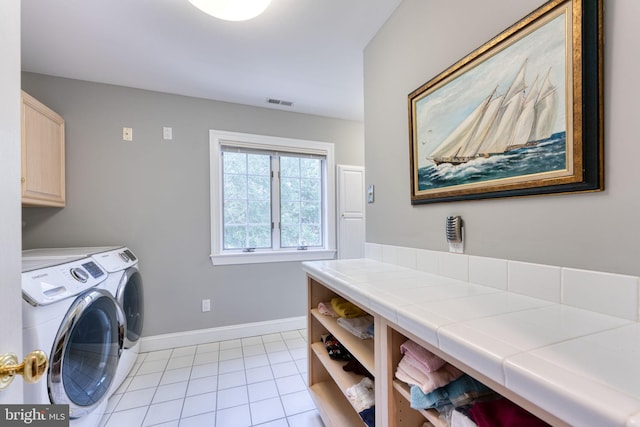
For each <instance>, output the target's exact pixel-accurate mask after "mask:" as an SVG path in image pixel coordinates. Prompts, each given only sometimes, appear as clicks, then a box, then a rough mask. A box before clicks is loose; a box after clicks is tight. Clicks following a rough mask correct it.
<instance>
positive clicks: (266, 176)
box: [210, 130, 335, 265]
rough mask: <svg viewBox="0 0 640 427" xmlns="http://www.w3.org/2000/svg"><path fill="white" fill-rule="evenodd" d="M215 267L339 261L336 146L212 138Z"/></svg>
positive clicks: (219, 135)
mask: <svg viewBox="0 0 640 427" xmlns="http://www.w3.org/2000/svg"><path fill="white" fill-rule="evenodd" d="M210 157H211V230H212V232H211V260H212V262H213V264H214V265H225V264H242V263H257V262H276V261H298V260H311V259H330V258H333V257H334V255H335V205H334V176H333V144H329V143H324V142H315V141H305V140H296V139H288V138H277V137H269V136H260V135H249V134H241V133H232V132H221V131H215V130H212V131H211V132H210Z"/></svg>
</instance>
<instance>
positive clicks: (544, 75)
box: [408, 0, 604, 204]
mask: <svg viewBox="0 0 640 427" xmlns="http://www.w3.org/2000/svg"><path fill="white" fill-rule="evenodd" d="M602 1H603V0H552V1H549V2H547V3H545V4H544V5H543V6H541V7H540V8H538V9H536V10H535V11H533V12H532V13H530V14H529V15H527V16H526V17H525V18H523V19H521V20H520V21H518V22H517V23H515V24H514V25H512V26H511V27H509V28H507V29H506V30H505V31H503V32H502V33H500V34H499V35H498V36H496V37H494V38H493V39H492V40H490V41H489V42H487V43H485V44H484V45H482V46H481V47H480V48H478V49H477V50H475V51H474V52H472V53H470V54H469V55H467V56H466V57H464V58H463V59H461V60H460V61H458V62H457V63H455V64H454V65H452V66H451V67H449V68H448V69H446V70H445V71H443V72H442V73H440V74H439V75H437V76H436V77H434V78H433V79H431V80H429V81H428V82H427V83H425V84H424V85H422V86H420V87H419V88H417V89H416V90H414V91H413V92H411V93H410V94H409V96H408V107H409V142H410V162H411V203H412V204H422V203H433V202H445V201H458V200H469V199H484V198H496V197H510V196H529V195H538V194H553V193H569V192H582V191H601V190H603V189H604V170H603V161H604V158H603V155H604V150H603V148H604V144H603V117H604V112H603V87H602V86H603V84H602V72H603V53H602V45H603V23H602V21H603V16H602V13H603V3H602Z"/></svg>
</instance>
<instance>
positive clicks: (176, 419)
mask: <svg viewBox="0 0 640 427" xmlns="http://www.w3.org/2000/svg"><path fill="white" fill-rule="evenodd" d="M100 425H101V427H123V426H127V427H138V426H140V427H146V426H163V427H178V426H179V427H187V426H189V427H209V426H212V427H244V426H264V427H267V426H269V427H322V426H323V424H322V421H321V419H320V416H319V415H318V412H317V410H316V408H315V405H314V403H313V400H312V399H311V396H310V395H309V392H308V390H307V343H306V331H304V330H294V331H289V332H282V333H276V334H270V335H262V336H256V337H250V338H242V339H237V340H229V341H220V342H213V343H208V344H202V345H194V346H189V347H177V348H174V349H171V350H162V351H154V352H149V353H141V354H140V355H139V357H138V360H137V361H136V365H135V366H134V368H133V370H132V372H131V374H130V377H128V378H127V379H126V380H125V381H124V383H123V384H122V386H121V387H120V388H119V389H118V390H117V391H116V392H115V394H114V395H113V396H112V397H111V398H110V399H109V405H108V408H107V412H106V413H105V416H104V418H103V419H102V421H101V424H100Z"/></svg>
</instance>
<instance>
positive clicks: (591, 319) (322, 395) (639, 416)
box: [303, 245, 640, 427]
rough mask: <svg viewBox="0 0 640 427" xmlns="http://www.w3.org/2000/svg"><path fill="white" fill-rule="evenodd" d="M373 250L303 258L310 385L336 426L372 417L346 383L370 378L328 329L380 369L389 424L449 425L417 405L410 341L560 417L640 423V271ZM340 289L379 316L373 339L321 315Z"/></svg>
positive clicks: (379, 401) (373, 369) (378, 395)
mask: <svg viewBox="0 0 640 427" xmlns="http://www.w3.org/2000/svg"><path fill="white" fill-rule="evenodd" d="M372 254H373V256H371V255H372ZM383 254H386V255H387V256H386V257H385V256H383ZM389 254H392V256H389ZM368 255H370V257H369V258H363V259H356V260H333V261H314V262H306V263H304V264H303V268H304V270H305V272H306V273H307V286H308V291H309V324H308V334H309V345H310V350H309V386H310V391H311V394H312V396H313V397H314V400H315V402H316V405H317V406H318V410H319V412H320V414H321V416H322V418H323V420H324V422H325V424H326V425H328V426H331V425H335V426H350V425H353V426H359V425H363V422H362V420H361V419H360V418H359V417H358V414H357V412H356V411H355V410H354V408H353V407H352V406H351V405H350V404H349V400H348V399H347V398H346V396H345V393H344V391H345V390H346V388H347V387H349V386H351V385H353V384H354V383H355V382H357V381H358V380H359V379H360V376H354V375H352V374H349V373H345V372H343V371H342V369H341V365H340V364H339V363H335V361H334V360H330V359H329V358H328V357H327V356H326V351H325V349H324V347H323V346H322V343H321V342H319V340H320V336H321V335H322V334H325V333H327V332H330V333H333V334H335V336H336V338H338V339H339V340H340V341H341V342H343V341H344V342H343V344H344V346H345V347H346V348H347V349H349V351H350V352H352V354H354V356H355V357H356V358H357V359H358V360H359V361H360V362H361V363H362V365H363V366H365V367H366V369H367V370H368V371H369V372H370V373H371V374H372V375H373V376H374V377H375V417H376V426H379V427H381V426H385V427H386V426H422V425H423V424H424V423H425V422H428V423H431V424H433V425H435V426H444V425H446V424H445V423H443V421H442V420H441V419H440V418H439V415H438V413H437V412H436V411H434V410H430V409H429V410H415V409H412V408H411V407H410V400H411V398H410V395H409V393H410V391H409V387H408V386H407V385H406V384H404V383H402V382H401V381H398V380H397V379H396V378H394V372H395V370H396V368H397V366H398V363H399V360H400V357H401V354H400V350H399V348H400V344H402V342H404V341H405V340H407V339H410V340H412V341H414V342H416V343H418V344H420V345H421V346H422V347H423V348H425V349H427V350H429V351H431V352H432V353H434V354H436V355H437V356H439V357H441V358H442V359H444V360H445V361H447V362H449V363H451V364H452V365H454V366H455V367H457V368H458V369H460V370H462V371H464V372H465V373H466V374H468V375H470V376H471V377H473V378H475V379H476V380H478V381H480V382H481V383H482V384H485V385H486V386H488V387H490V388H491V389H493V390H494V391H495V392H497V393H499V394H500V395H502V396H503V397H505V398H506V399H509V400H510V401H511V402H513V403H515V404H517V405H518V406H520V407H522V408H524V409H525V410H527V411H528V412H530V413H531V414H533V415H535V416H536V417H539V418H540V419H542V420H544V421H546V422H548V423H549V424H552V425H607V426H616V425H618V426H635V425H640V386H638V384H639V382H638V381H637V379H638V378H640V367H639V366H638V365H640V364H638V363H637V360H638V355H639V354H640V325H639V324H638V296H639V292H638V287H639V283H640V279H638V278H637V277H633V276H621V275H615V274H606V273H599V272H589V271H582V270H575V269H563V268H560V267H552V266H541V265H535V264H527V263H520V262H511V261H506V260H496V259H488V258H481V257H470V256H467V255H458V254H448V253H442V252H433V251H420V250H411V249H407V248H393V247H381V246H379V245H378V246H376V245H373V246H372V245H369V246H368ZM407 259H409V261H407ZM434 269H435V271H434ZM502 269H504V273H503V270H502ZM556 280H557V283H556ZM603 289H606V292H607V295H606V297H607V298H603V296H604V295H602V292H603V291H602V290H603ZM556 293H557V297H556ZM585 293H586V294H587V295H591V296H587V297H585V296H584V294H585ZM594 295H595V296H594ZM333 296H341V297H343V298H345V299H347V300H349V301H351V302H352V303H354V304H355V305H357V306H358V307H360V308H361V309H362V310H364V311H366V312H367V313H369V314H371V315H372V316H373V317H374V324H375V337H374V339H373V340H360V339H359V338H356V337H353V336H349V335H350V334H349V333H348V332H345V331H344V330H341V329H342V328H340V327H339V326H338V325H337V323H336V321H335V319H332V318H330V317H327V316H323V315H322V314H319V313H318V310H317V304H318V303H319V302H321V301H326V300H328V299H330V298H331V297H333Z"/></svg>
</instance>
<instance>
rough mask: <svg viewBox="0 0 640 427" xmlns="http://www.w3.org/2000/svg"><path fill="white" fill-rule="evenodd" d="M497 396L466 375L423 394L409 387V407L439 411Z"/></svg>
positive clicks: (419, 390) (417, 389) (413, 387)
mask: <svg viewBox="0 0 640 427" xmlns="http://www.w3.org/2000/svg"><path fill="white" fill-rule="evenodd" d="M496 395H497V394H496V393H495V392H494V391H493V390H491V389H490V388H489V387H487V386H486V385H484V384H482V383H481V382H480V381H477V380H476V379H474V378H473V377H470V376H469V375H467V374H464V375H462V376H460V377H459V378H457V379H455V380H453V381H451V382H450V383H449V384H447V385H445V386H443V387H440V388H437V389H435V390H433V391H432V392H429V393H424V392H423V391H422V390H421V389H420V388H419V387H417V386H412V387H411V407H412V408H414V409H429V408H436V409H440V408H442V407H444V406H446V405H452V406H463V405H466V404H469V403H473V402H474V401H475V400H477V399H480V398H484V397H488V396H491V397H494V396H496Z"/></svg>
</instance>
